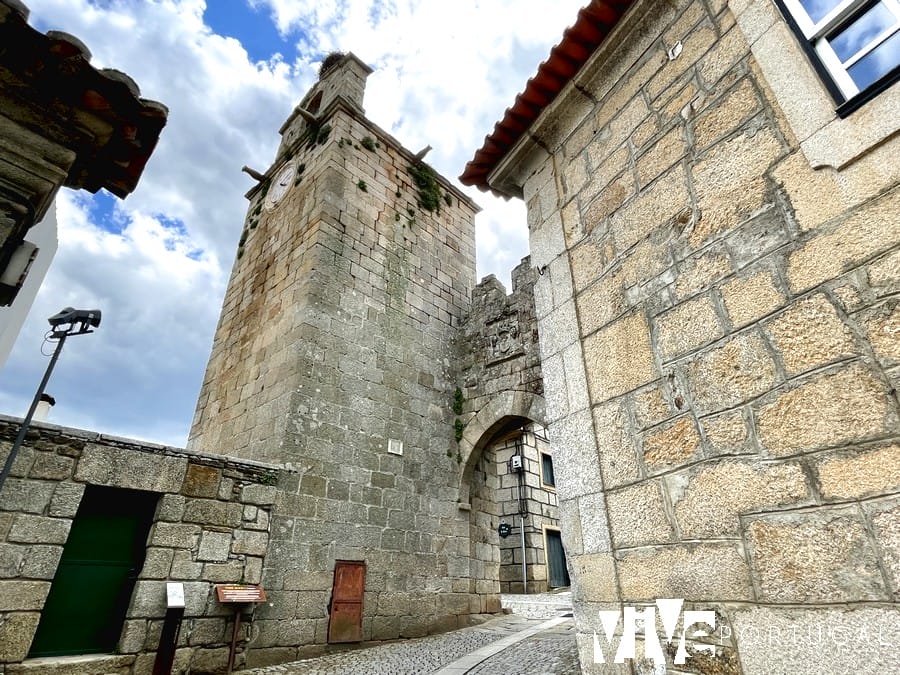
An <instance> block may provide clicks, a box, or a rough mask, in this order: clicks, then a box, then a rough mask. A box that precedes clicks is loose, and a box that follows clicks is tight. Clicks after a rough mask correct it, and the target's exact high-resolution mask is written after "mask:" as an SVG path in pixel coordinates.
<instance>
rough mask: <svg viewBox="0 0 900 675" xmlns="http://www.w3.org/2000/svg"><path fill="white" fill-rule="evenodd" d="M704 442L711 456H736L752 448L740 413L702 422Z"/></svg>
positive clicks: (705, 419) (709, 418)
mask: <svg viewBox="0 0 900 675" xmlns="http://www.w3.org/2000/svg"><path fill="white" fill-rule="evenodd" d="M702 424H703V428H704V430H705V432H706V441H707V443H708V444H709V450H710V453H711V454H713V455H737V454H743V453H746V452H752V451H753V450H754V448H753V447H752V445H751V442H750V436H749V435H748V433H747V424H746V423H745V422H744V417H743V415H741V413H740V412H733V413H725V414H724V415H717V416H716V417H707V418H704V419H703V420H702Z"/></svg>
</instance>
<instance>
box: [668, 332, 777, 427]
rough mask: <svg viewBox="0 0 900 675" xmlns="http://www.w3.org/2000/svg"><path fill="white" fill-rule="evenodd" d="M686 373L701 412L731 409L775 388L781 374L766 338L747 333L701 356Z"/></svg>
mask: <svg viewBox="0 0 900 675" xmlns="http://www.w3.org/2000/svg"><path fill="white" fill-rule="evenodd" d="M685 372H686V373H687V376H688V383H689V386H690V388H691V391H692V393H693V400H694V405H695V406H696V408H697V410H699V411H703V412H706V411H709V412H712V411H716V410H722V409H724V408H730V407H732V406H735V405H737V404H738V403H742V402H744V401H746V400H748V399H750V398H753V397H755V396H758V395H760V394H762V393H763V392H765V391H767V390H769V389H771V388H772V387H773V386H774V385H775V383H776V381H777V379H778V375H777V373H776V371H775V364H774V363H773V362H772V359H771V357H770V356H769V354H768V353H767V352H766V349H765V346H764V345H763V341H762V339H760V337H759V336H758V335H756V334H753V333H745V334H742V335H739V336H738V337H735V338H734V339H732V340H729V341H728V342H726V343H725V344H724V345H723V346H721V347H716V348H715V349H710V350H708V351H706V352H703V353H701V354H699V355H698V356H697V357H696V359H695V360H693V361H692V362H691V363H689V364H687V366H686V367H685Z"/></svg>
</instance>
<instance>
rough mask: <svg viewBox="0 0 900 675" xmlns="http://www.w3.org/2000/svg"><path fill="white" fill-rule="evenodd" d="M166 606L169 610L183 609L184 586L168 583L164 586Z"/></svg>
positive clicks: (177, 583)
mask: <svg viewBox="0 0 900 675" xmlns="http://www.w3.org/2000/svg"><path fill="white" fill-rule="evenodd" d="M166 605H167V606H168V607H170V608H175V609H178V608H184V584H183V583H180V582H177V581H175V582H171V581H170V582H169V583H167V584H166Z"/></svg>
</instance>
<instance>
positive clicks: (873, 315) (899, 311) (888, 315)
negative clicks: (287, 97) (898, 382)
mask: <svg viewBox="0 0 900 675" xmlns="http://www.w3.org/2000/svg"><path fill="white" fill-rule="evenodd" d="M866 334H867V335H868V337H869V344H871V345H872V349H873V350H875V355H876V356H877V357H878V359H879V360H880V361H881V362H882V363H883V364H885V365H886V366H892V365H895V364H897V363H900V302H898V301H896V300H890V301H888V302H886V303H884V304H883V305H880V306H878V307H876V308H873V309H872V310H871V311H870V312H869V313H868V316H867V317H866Z"/></svg>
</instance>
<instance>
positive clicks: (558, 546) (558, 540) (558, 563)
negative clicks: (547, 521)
mask: <svg viewBox="0 0 900 675" xmlns="http://www.w3.org/2000/svg"><path fill="white" fill-rule="evenodd" d="M546 553H547V565H548V566H549V568H550V574H549V575H548V576H549V577H550V579H549V585H550V588H561V587H563V586H568V585H569V570H568V568H567V567H566V551H565V549H564V548H563V545H562V536H561V535H560V533H559V532H557V531H556V530H547V551H546Z"/></svg>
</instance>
